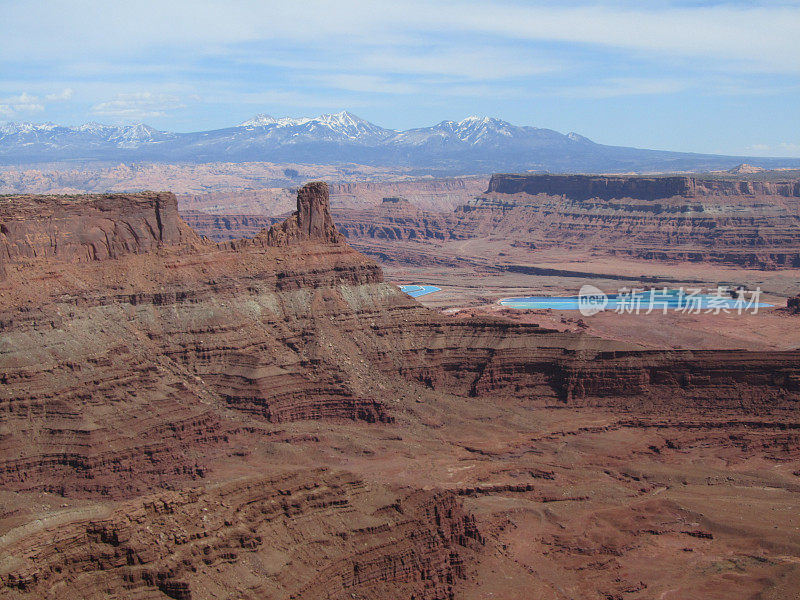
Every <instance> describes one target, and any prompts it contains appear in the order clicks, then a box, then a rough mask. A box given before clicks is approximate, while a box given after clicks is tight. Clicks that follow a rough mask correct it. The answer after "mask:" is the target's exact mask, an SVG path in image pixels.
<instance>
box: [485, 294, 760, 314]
mask: <svg viewBox="0 0 800 600" xmlns="http://www.w3.org/2000/svg"><path fill="white" fill-rule="evenodd" d="M752 299H753V298H752V296H751V295H750V294H748V295H746V296H745V298H744V300H743V301H742V300H737V299H735V298H728V297H724V296H722V297H721V296H717V295H714V294H686V293H684V292H681V291H680V290H669V291H667V292H666V293H664V292H663V291H659V292H656V293H654V294H652V299H651V294H650V292H645V293H643V294H638V295H636V296H632V295H631V294H609V295H608V304H607V305H606V306H605V308H604V309H603V310H617V309H624V310H625V311H627V312H635V307H636V304H635V303H636V302H637V301H638V310H639V311H640V312H647V311H648V310H650V308H651V306H652V310H653V311H657V310H660V311H663V310H665V309H666V310H679V309H681V310H686V311H687V312H690V311H696V310H716V309H717V308H719V309H728V310H737V309H741V310H743V311H745V310H747V311H752V309H753V308H756V307H757V308H771V307H772V306H773V305H772V304H765V303H763V302H751V300H752ZM578 301H579V296H561V297H559V296H525V297H521V298H505V299H504V300H500V304H502V305H503V306H507V307H508V308H519V309H536V308H540V309H541V308H550V309H553V310H579V308H580V306H579V304H578ZM632 308H633V309H634V310H633V311H632V310H631V309H632Z"/></svg>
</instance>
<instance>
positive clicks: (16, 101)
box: [0, 92, 44, 117]
mask: <svg viewBox="0 0 800 600" xmlns="http://www.w3.org/2000/svg"><path fill="white" fill-rule="evenodd" d="M43 110H44V104H42V102H41V100H40V99H39V97H38V96H32V95H31V94H27V93H25V92H23V93H22V94H18V95H16V96H7V97H5V98H0V115H4V116H8V117H10V116H14V115H17V114H19V113H26V112H27V113H31V112H42V111H43Z"/></svg>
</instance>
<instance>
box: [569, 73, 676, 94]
mask: <svg viewBox="0 0 800 600" xmlns="http://www.w3.org/2000/svg"><path fill="white" fill-rule="evenodd" d="M689 87H690V86H689V84H688V83H687V82H686V81H682V80H679V79H669V78H664V79H657V78H635V77H631V78H615V79H609V80H607V81H606V82H604V83H602V84H599V85H588V86H583V87H570V88H563V89H561V90H559V93H560V95H564V96H568V97H573V98H616V97H619V96H648V95H663V94H674V93H677V92H682V91H684V90H686V89H688V88H689Z"/></svg>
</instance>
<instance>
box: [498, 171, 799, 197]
mask: <svg viewBox="0 0 800 600" xmlns="http://www.w3.org/2000/svg"><path fill="white" fill-rule="evenodd" d="M486 193H487V194H492V193H498V194H528V195H530V196H537V195H539V194H544V195H547V196H564V197H566V198H569V199H570V200H588V199H589V198H599V199H602V200H612V199H620V198H636V199H639V200H661V199H665V198H672V197H674V196H682V197H684V198H702V197H704V196H742V195H745V196H782V197H787V198H800V182H798V181H779V182H772V181H749V180H741V181H736V180H730V179H712V178H699V177H680V176H673V177H666V176H659V177H641V176H625V175H515V174H498V175H492V178H491V179H490V180H489V189H488V190H487V191H486Z"/></svg>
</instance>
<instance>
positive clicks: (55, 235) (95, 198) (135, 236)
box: [0, 192, 199, 273]
mask: <svg viewBox="0 0 800 600" xmlns="http://www.w3.org/2000/svg"><path fill="white" fill-rule="evenodd" d="M198 240H199V238H198V236H197V234H195V233H194V232H193V231H192V230H191V229H190V228H189V227H188V226H187V225H186V224H185V223H183V221H181V219H180V217H179V216H178V202H177V200H176V199H175V195H174V194H172V193H169V192H161V193H156V192H142V193H137V194H96V195H83V196H6V197H0V273H2V263H3V262H5V263H14V262H19V261H20V260H24V259H30V258H42V257H50V258H56V259H58V260H62V261H65V262H72V263H76V262H89V261H96V260H106V259H110V258H118V257H120V256H122V255H125V254H139V253H142V252H150V251H152V250H154V249H156V248H158V247H161V246H163V245H178V244H182V243H188V242H195V241H198Z"/></svg>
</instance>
